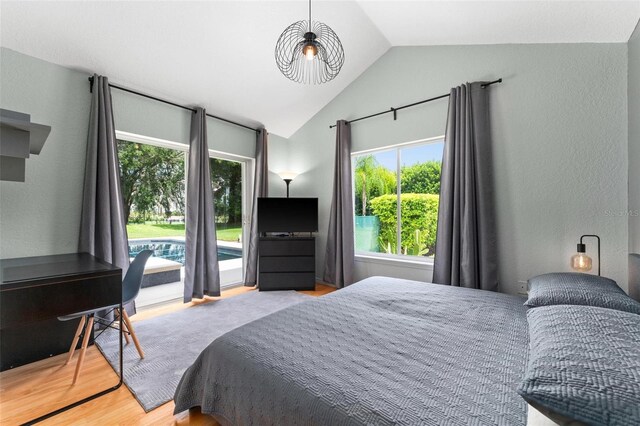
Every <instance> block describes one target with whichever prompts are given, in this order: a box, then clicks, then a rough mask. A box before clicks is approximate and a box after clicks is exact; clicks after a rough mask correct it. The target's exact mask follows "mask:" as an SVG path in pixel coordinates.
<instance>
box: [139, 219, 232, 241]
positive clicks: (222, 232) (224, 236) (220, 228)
mask: <svg viewBox="0 0 640 426" xmlns="http://www.w3.org/2000/svg"><path fill="white" fill-rule="evenodd" d="M184 232H185V231H184V223H172V224H169V223H155V222H147V223H144V224H143V223H130V224H129V225H127V235H128V236H129V238H131V239H133V238H161V237H184ZM216 234H217V235H216V236H217V237H218V239H219V240H221V241H234V242H237V241H238V237H239V235H240V234H242V228H241V227H240V226H239V225H235V226H233V225H232V226H228V225H221V224H217V225H216Z"/></svg>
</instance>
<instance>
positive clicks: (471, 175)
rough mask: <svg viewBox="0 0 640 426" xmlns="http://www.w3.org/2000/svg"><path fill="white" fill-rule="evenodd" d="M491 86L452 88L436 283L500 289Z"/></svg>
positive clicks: (436, 257) (437, 244) (436, 254)
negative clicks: (492, 161) (490, 98)
mask: <svg viewBox="0 0 640 426" xmlns="http://www.w3.org/2000/svg"><path fill="white" fill-rule="evenodd" d="M488 92H489V89H487V88H483V87H482V83H466V84H464V85H462V86H459V87H454V88H453V89H451V96H450V98H449V116H448V118H447V128H446V133H445V144H444V154H443V159H442V174H441V180H440V206H439V209H438V231H437V235H436V250H435V260H434V267H433V282H434V283H440V284H449V285H455V286H460V287H470V288H479V289H483V290H494V291H495V290H497V288H498V272H497V269H498V268H497V254H496V251H497V244H496V231H495V219H494V206H493V204H494V194H493V192H494V190H493V181H492V173H491V158H492V157H491V137H490V132H489V96H488Z"/></svg>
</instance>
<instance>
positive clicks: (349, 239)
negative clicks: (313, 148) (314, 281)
mask: <svg viewBox="0 0 640 426" xmlns="http://www.w3.org/2000/svg"><path fill="white" fill-rule="evenodd" d="M351 188H352V187H351V127H350V125H349V123H347V122H346V121H344V120H340V121H338V122H337V126H336V161H335V171H334V176H333V199H332V201H331V212H330V216H329V232H328V235H327V252H326V255H325V259H324V260H325V265H324V277H323V279H324V281H325V282H328V283H332V284H335V285H336V286H337V287H344V286H347V285H349V284H352V283H353V267H354V243H353V191H352V189H351Z"/></svg>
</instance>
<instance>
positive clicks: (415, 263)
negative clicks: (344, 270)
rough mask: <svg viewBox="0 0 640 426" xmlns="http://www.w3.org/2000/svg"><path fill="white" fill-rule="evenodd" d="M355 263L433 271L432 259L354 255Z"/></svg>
mask: <svg viewBox="0 0 640 426" xmlns="http://www.w3.org/2000/svg"><path fill="white" fill-rule="evenodd" d="M355 261H356V262H363V263H377V264H387V265H393V266H403V267H409V268H416V269H422V270H427V271H433V259H429V258H426V259H424V260H421V259H412V258H406V259H405V258H400V257H391V256H376V255H371V254H358V253H356V255H355Z"/></svg>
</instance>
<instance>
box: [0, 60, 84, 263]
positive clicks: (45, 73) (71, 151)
mask: <svg viewBox="0 0 640 426" xmlns="http://www.w3.org/2000/svg"><path fill="white" fill-rule="evenodd" d="M0 65H1V66H0V106H1V107H2V108H5V109H11V110H15V111H19V112H24V113H27V114H31V119H32V120H33V121H35V122H36V123H42V124H47V125H49V126H51V134H50V135H49V138H48V139H47V141H46V142H45V144H44V147H43V149H42V152H41V153H40V155H36V156H31V158H29V159H28V160H27V170H26V180H25V182H24V183H20V182H0V258H7V257H20V256H36V255H44V254H57V253H68V252H73V251H76V250H77V248H78V232H79V224H80V210H81V202H82V180H83V177H84V163H85V141H86V138H87V126H88V112H89V107H90V104H91V98H90V96H89V86H88V82H87V77H88V76H87V74H85V73H81V72H76V71H71V70H69V69H66V68H63V67H60V66H57V65H53V64H50V63H48V62H44V61H40V60H38V59H34V58H32V57H29V56H25V55H22V54H20V53H17V52H14V51H11V50H8V49H5V48H1V49H0Z"/></svg>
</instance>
